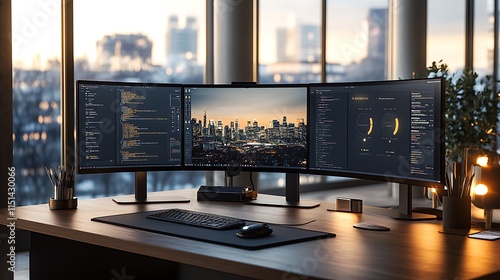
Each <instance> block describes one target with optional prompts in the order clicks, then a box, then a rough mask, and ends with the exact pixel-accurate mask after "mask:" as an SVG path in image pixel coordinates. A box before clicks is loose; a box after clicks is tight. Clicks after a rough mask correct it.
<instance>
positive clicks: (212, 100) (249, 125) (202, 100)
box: [184, 84, 308, 172]
mask: <svg viewBox="0 0 500 280" xmlns="http://www.w3.org/2000/svg"><path fill="white" fill-rule="evenodd" d="M307 89H308V87H307V85H275V84H274V85H256V84H250V85H249V84H232V85H184V166H185V167H186V168H188V169H204V170H207V169H208V170H225V171H227V170H231V169H240V170H243V171H245V170H246V171H270V172H306V171H307V167H308V166H307V158H308V157H307V151H308V144H307V141H308V138H307V134H308V122H307V94H308V91H307Z"/></svg>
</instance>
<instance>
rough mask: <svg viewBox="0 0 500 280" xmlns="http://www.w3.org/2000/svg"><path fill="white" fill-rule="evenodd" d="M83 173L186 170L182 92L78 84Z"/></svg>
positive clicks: (118, 84) (150, 86)
mask: <svg viewBox="0 0 500 280" xmlns="http://www.w3.org/2000/svg"><path fill="white" fill-rule="evenodd" d="M76 90H77V130H76V131H77V153H78V156H77V158H78V160H77V166H78V171H79V172H80V173H94V172H112V171H147V170H168V169H180V168H181V167H182V146H181V145H182V142H181V140H182V105H181V104H182V87H181V85H175V84H148V83H123V82H102V81H77V83H76Z"/></svg>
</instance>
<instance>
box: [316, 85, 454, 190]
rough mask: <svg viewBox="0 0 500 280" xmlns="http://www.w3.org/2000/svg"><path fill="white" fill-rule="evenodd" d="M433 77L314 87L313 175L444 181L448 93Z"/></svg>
mask: <svg viewBox="0 0 500 280" xmlns="http://www.w3.org/2000/svg"><path fill="white" fill-rule="evenodd" d="M443 86H444V84H443V81H442V79H440V78H435V79H414V80H393V81H380V82H355V83H331V84H311V85H310V86H309V92H310V105H309V114H310V124H311V129H310V138H309V139H310V140H309V171H310V173H318V174H328V175H339V176H349V177H360V178H368V179H377V180H385V181H394V182H402V183H410V184H411V183H414V184H416V185H420V186H436V185H439V184H442V183H443V182H444V178H443V177H444V166H445V162H444V161H445V159H444V123H443V119H444V118H443V111H444V110H443V108H444V107H443V106H444V94H443V92H444V89H443Z"/></svg>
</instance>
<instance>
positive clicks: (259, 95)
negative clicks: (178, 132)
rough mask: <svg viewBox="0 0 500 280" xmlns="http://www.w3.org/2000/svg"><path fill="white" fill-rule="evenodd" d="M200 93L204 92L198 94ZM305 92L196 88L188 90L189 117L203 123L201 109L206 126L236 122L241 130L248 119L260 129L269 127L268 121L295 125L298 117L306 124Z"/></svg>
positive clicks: (292, 89) (300, 90) (292, 90)
mask: <svg viewBox="0 0 500 280" xmlns="http://www.w3.org/2000/svg"><path fill="white" fill-rule="evenodd" d="M202 90H203V92H201V91H202ZM306 106H307V89H306V88H305V87H296V88H286V89H283V88H274V89H269V88H266V89H264V88H254V89H250V88H241V89H238V90H236V89H231V88H198V89H192V90H191V117H192V118H193V117H194V118H196V119H197V120H202V121H203V110H204V109H205V108H206V109H207V123H208V121H209V120H210V119H212V120H214V121H215V122H216V123H217V121H218V120H222V123H223V125H224V126H225V125H230V123H231V121H235V120H236V119H238V122H239V125H240V127H244V126H246V123H247V121H248V120H251V121H252V122H253V120H254V119H257V121H258V122H259V126H266V127H268V126H269V121H270V120H278V121H279V122H280V124H281V123H282V120H283V116H286V117H287V122H288V123H294V124H296V122H297V119H298V118H303V119H304V122H307V113H306V112H307V110H306Z"/></svg>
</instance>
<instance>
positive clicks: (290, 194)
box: [247, 173, 320, 208]
mask: <svg viewBox="0 0 500 280" xmlns="http://www.w3.org/2000/svg"><path fill="white" fill-rule="evenodd" d="M285 192H286V193H285V199H283V198H282V197H262V196H257V199H255V200H251V201H248V202H247V204H251V205H264V206H276V207H293V208H314V207H318V206H319V205H320V203H319V202H316V201H304V200H302V201H301V200H300V188H299V174H298V173H286V187H285Z"/></svg>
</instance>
